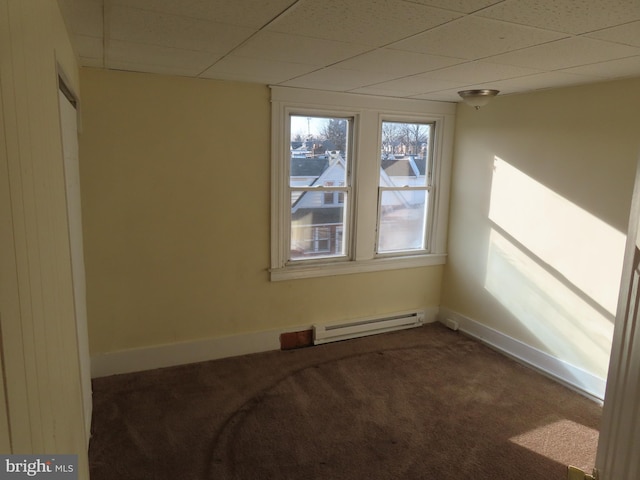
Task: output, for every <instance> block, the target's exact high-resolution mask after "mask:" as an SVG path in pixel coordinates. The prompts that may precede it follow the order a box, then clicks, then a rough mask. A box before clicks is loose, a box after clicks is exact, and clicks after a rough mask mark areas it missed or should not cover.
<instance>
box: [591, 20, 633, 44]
mask: <svg viewBox="0 0 640 480" xmlns="http://www.w3.org/2000/svg"><path fill="white" fill-rule="evenodd" d="M586 36H587V37H591V38H597V39H598V40H607V41H609V42H616V43H623V44H625V45H632V46H634V47H640V21H637V22H631V23H627V24H626V25H620V26H618V27H611V28H606V29H604V30H600V31H598V32H593V33H590V34H588V35H586Z"/></svg>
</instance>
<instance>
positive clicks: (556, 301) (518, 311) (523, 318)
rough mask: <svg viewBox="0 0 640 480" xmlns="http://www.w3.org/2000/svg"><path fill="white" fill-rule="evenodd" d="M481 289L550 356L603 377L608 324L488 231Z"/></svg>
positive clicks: (580, 297) (589, 305)
mask: <svg viewBox="0 0 640 480" xmlns="http://www.w3.org/2000/svg"><path fill="white" fill-rule="evenodd" d="M485 288H486V289H487V291H488V292H489V293H491V295H493V297H494V298H495V299H496V300H498V302H500V303H501V304H502V306H504V307H505V308H506V309H507V310H508V311H509V312H510V313H511V314H512V315H513V316H514V317H516V318H517V319H518V321H519V322H520V323H522V324H523V325H524V326H525V327H526V328H527V329H528V330H529V331H531V332H532V333H533V334H534V335H535V336H536V337H537V338H539V339H540V341H541V342H542V343H543V344H544V345H546V347H547V348H548V349H549V351H550V352H551V353H552V354H554V355H556V356H557V357H560V358H563V359H565V360H567V361H569V362H570V363H574V364H576V365H580V364H584V363H585V362H586V363H589V364H590V366H591V369H592V371H593V372H594V373H596V374H598V375H600V376H601V377H602V378H605V377H606V368H607V366H608V363H609V350H610V347H611V338H612V334H613V324H612V323H611V320H610V319H609V318H608V317H607V316H606V314H605V313H603V312H602V310H600V309H598V308H597V307H596V306H594V305H593V303H590V302H589V301H588V299H587V298H585V297H584V296H583V295H580V294H579V293H577V292H575V291H574V290H572V289H570V288H568V286H567V285H565V284H564V283H563V281H562V279H559V278H557V277H556V276H555V275H554V274H553V272H551V271H549V270H547V269H546V268H544V267H543V266H542V265H540V264H539V263H538V262H537V261H536V260H535V259H534V258H531V257H530V256H528V255H527V254H526V253H525V252H524V251H523V250H522V249H521V247H519V246H518V245H515V244H514V243H513V242H512V241H511V240H509V239H508V238H506V237H505V236H504V235H502V234H501V233H499V232H498V231H496V230H494V229H492V230H491V233H490V238H489V254H488V257H487V273H486V278H485ZM572 360H573V361H572Z"/></svg>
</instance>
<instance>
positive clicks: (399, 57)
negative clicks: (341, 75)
mask: <svg viewBox="0 0 640 480" xmlns="http://www.w3.org/2000/svg"><path fill="white" fill-rule="evenodd" d="M464 61H465V60H463V59H459V58H451V57H442V56H439V55H427V54H424V53H416V52H406V51H402V50H394V49H391V48H380V49H377V50H373V51H371V52H367V53H363V54H362V55H358V56H357V57H353V58H350V59H348V60H344V61H342V62H340V63H339V64H337V65H336V66H338V67H340V68H347V69H352V70H360V71H363V72H372V73H386V72H393V73H394V74H396V76H397V77H401V76H404V75H414V74H416V73H422V72H428V71H429V70H435V69H438V68H442V67H448V66H450V65H455V64H457V63H461V62H464Z"/></svg>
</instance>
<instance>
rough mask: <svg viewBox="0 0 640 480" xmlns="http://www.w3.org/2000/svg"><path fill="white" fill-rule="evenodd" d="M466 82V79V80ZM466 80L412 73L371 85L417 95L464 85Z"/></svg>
mask: <svg viewBox="0 0 640 480" xmlns="http://www.w3.org/2000/svg"><path fill="white" fill-rule="evenodd" d="M467 82H468V81H467ZM467 82H461V81H455V80H438V79H434V78H428V77H425V76H424V75H414V76H412V77H403V78H398V79H396V80H391V81H388V82H382V83H378V84H376V85H371V86H372V87H374V88H378V89H386V90H398V91H400V92H403V93H406V94H407V95H412V96H413V95H419V94H421V93H427V92H435V91H438V90H443V89H445V88H451V87H452V86H454V87H455V86H458V85H466V83H467Z"/></svg>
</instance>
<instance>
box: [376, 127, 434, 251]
mask: <svg viewBox="0 0 640 480" xmlns="http://www.w3.org/2000/svg"><path fill="white" fill-rule="evenodd" d="M433 130H434V126H433V124H432V123H421V122H401V121H388V120H383V121H382V122H381V127H380V145H381V152H380V176H379V182H378V218H377V222H378V228H377V238H376V253H378V254H409V253H415V252H426V251H428V228H427V227H428V225H429V223H430V222H429V211H430V208H429V207H430V205H429V198H430V196H429V193H430V191H431V180H432V179H431V172H432V166H431V163H432V159H433V156H432V154H431V147H430V145H431V138H432V137H433Z"/></svg>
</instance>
